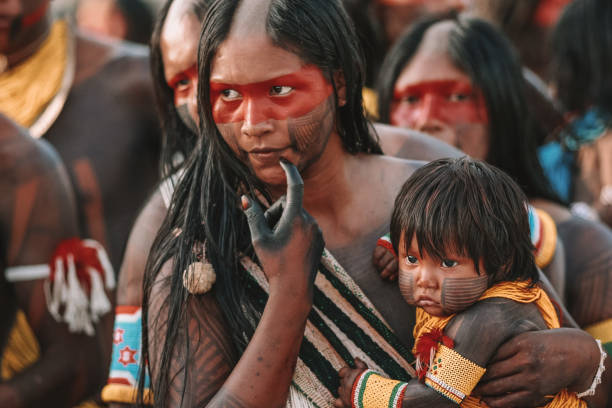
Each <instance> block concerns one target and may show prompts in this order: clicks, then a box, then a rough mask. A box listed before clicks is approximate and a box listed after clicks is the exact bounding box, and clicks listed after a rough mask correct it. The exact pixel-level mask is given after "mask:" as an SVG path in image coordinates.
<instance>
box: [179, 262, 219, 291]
mask: <svg viewBox="0 0 612 408" xmlns="http://www.w3.org/2000/svg"><path fill="white" fill-rule="evenodd" d="M216 280H217V275H216V274H215V270H214V269H213V266H212V265H211V264H210V263H203V262H194V263H192V264H191V265H189V266H188V267H187V269H185V271H184V272H183V286H184V287H185V289H187V291H188V292H189V293H191V294H192V295H201V294H204V293H206V292H208V291H209V290H210V288H212V286H213V284H214V283H215V281H216Z"/></svg>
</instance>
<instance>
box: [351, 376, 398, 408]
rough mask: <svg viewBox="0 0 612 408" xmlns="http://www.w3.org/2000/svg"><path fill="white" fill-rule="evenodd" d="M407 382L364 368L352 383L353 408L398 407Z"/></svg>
mask: <svg viewBox="0 0 612 408" xmlns="http://www.w3.org/2000/svg"><path fill="white" fill-rule="evenodd" d="M407 386H408V383H405V382H401V381H397V380H391V379H389V378H386V377H383V376H381V375H380V374H378V373H377V372H376V371H374V370H366V371H364V372H363V373H361V374H360V375H359V377H357V379H356V380H355V383H354V384H353V390H352V393H351V402H352V406H353V408H399V407H401V406H402V400H403V399H404V393H405V392H406V387H407Z"/></svg>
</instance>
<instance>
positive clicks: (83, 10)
mask: <svg viewBox="0 0 612 408" xmlns="http://www.w3.org/2000/svg"><path fill="white" fill-rule="evenodd" d="M75 17H76V23H77V26H78V27H79V28H80V29H81V30H83V31H84V32H87V33H92V34H97V35H101V36H104V37H108V38H115V39H119V40H124V41H130V42H135V43H139V44H145V45H146V44H148V43H149V39H150V38H151V32H152V30H153V12H152V11H151V9H150V6H149V5H148V4H147V3H146V2H144V1H143V0H80V1H79V3H78V5H77V10H76V16H75Z"/></svg>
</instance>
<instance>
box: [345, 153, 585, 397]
mask: <svg viewBox="0 0 612 408" xmlns="http://www.w3.org/2000/svg"><path fill="white" fill-rule="evenodd" d="M391 242H392V244H393V247H394V249H395V251H396V252H397V253H398V255H399V279H398V282H399V289H400V292H401V293H402V295H403V297H404V298H405V299H406V301H407V302H408V303H410V304H414V305H416V306H418V307H417V322H416V325H415V329H414V336H415V347H414V348H413V353H414V354H415V357H416V369H417V374H418V377H419V378H418V379H413V380H411V381H409V382H408V383H402V382H400V381H395V380H391V379H387V378H384V377H382V376H380V375H378V374H376V373H374V372H373V371H372V370H365V368H366V367H365V365H364V364H363V363H361V362H358V363H357V368H355V369H350V368H348V367H347V368H344V369H343V370H341V372H340V377H341V386H340V389H339V394H340V398H339V399H338V400H337V401H336V406H338V407H360V408H361V407H367V408H371V407H400V406H410V407H417V406H428V407H432V406H434V407H437V406H440V407H443V406H456V405H458V404H460V405H461V406H466V407H472V406H481V402H480V401H479V400H478V399H477V398H475V397H472V396H470V393H471V392H472V390H473V389H474V387H475V386H476V384H477V383H478V382H479V380H480V378H481V377H482V376H483V374H484V373H485V371H486V370H485V368H484V367H486V365H487V362H488V361H489V359H490V358H491V357H492V356H493V354H494V352H495V351H496V350H497V348H498V346H499V345H501V344H502V343H503V342H504V341H506V340H507V339H509V338H511V337H513V336H515V335H517V334H519V333H522V332H525V331H529V330H542V329H546V328H555V327H559V319H558V317H557V314H556V311H555V308H554V307H553V305H552V303H551V301H550V300H549V298H548V296H547V295H546V294H545V293H544V291H543V290H542V289H540V288H539V286H538V285H537V283H538V270H537V268H536V265H535V262H534V255H533V245H532V243H531V239H530V234H529V222H528V217H527V205H526V198H525V196H524V195H523V193H522V192H521V190H520V188H519V187H518V186H517V185H516V184H515V183H514V182H513V181H512V180H511V179H510V177H508V176H507V175H506V174H504V173H503V172H502V171H501V170H498V169H496V168H494V167H492V166H490V165H487V164H485V163H483V162H480V161H476V160H472V159H469V158H461V159H442V160H437V161H434V162H432V163H429V164H427V165H426V166H424V167H422V168H421V169H419V170H417V171H416V172H415V173H414V174H413V176H412V177H410V178H409V179H408V181H407V182H406V183H405V184H404V186H403V187H402V190H401V192H400V194H399V196H398V197H397V198H396V201H395V208H394V211H393V216H392V219H391ZM364 370H365V371H364ZM547 406H549V407H554V406H563V407H586V403H585V402H583V401H582V400H580V399H579V398H578V396H577V395H576V394H575V393H570V392H569V391H567V390H563V391H562V392H560V393H559V394H557V395H556V396H554V399H553V401H552V402H550V403H549V405H547Z"/></svg>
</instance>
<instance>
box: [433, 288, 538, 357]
mask: <svg viewBox="0 0 612 408" xmlns="http://www.w3.org/2000/svg"><path fill="white" fill-rule="evenodd" d="M546 328H547V326H546V323H545V322H544V320H543V319H542V316H541V315H540V312H539V310H538V308H537V306H536V305H535V304H533V303H527V304H525V303H519V302H515V301H512V300H510V299H504V298H490V299H486V300H482V301H479V302H478V303H476V304H474V305H473V306H471V307H469V308H468V309H467V310H465V311H464V312H461V313H460V314H458V315H457V316H456V317H455V318H454V319H453V320H452V321H451V322H450V323H449V325H448V326H447V327H446V329H445V332H446V334H447V335H448V336H450V337H451V338H453V339H454V340H455V349H456V350H457V352H459V353H460V354H461V355H463V356H464V357H466V358H468V359H470V360H472V361H473V362H475V363H476V364H478V365H480V366H486V364H487V362H488V361H489V359H490V358H491V357H492V356H493V354H494V352H495V351H496V350H497V348H498V347H499V346H500V345H501V344H502V343H504V342H505V341H506V340H508V339H510V338H512V337H514V336H516V335H518V334H520V333H523V332H526V331H532V330H543V329H546Z"/></svg>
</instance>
